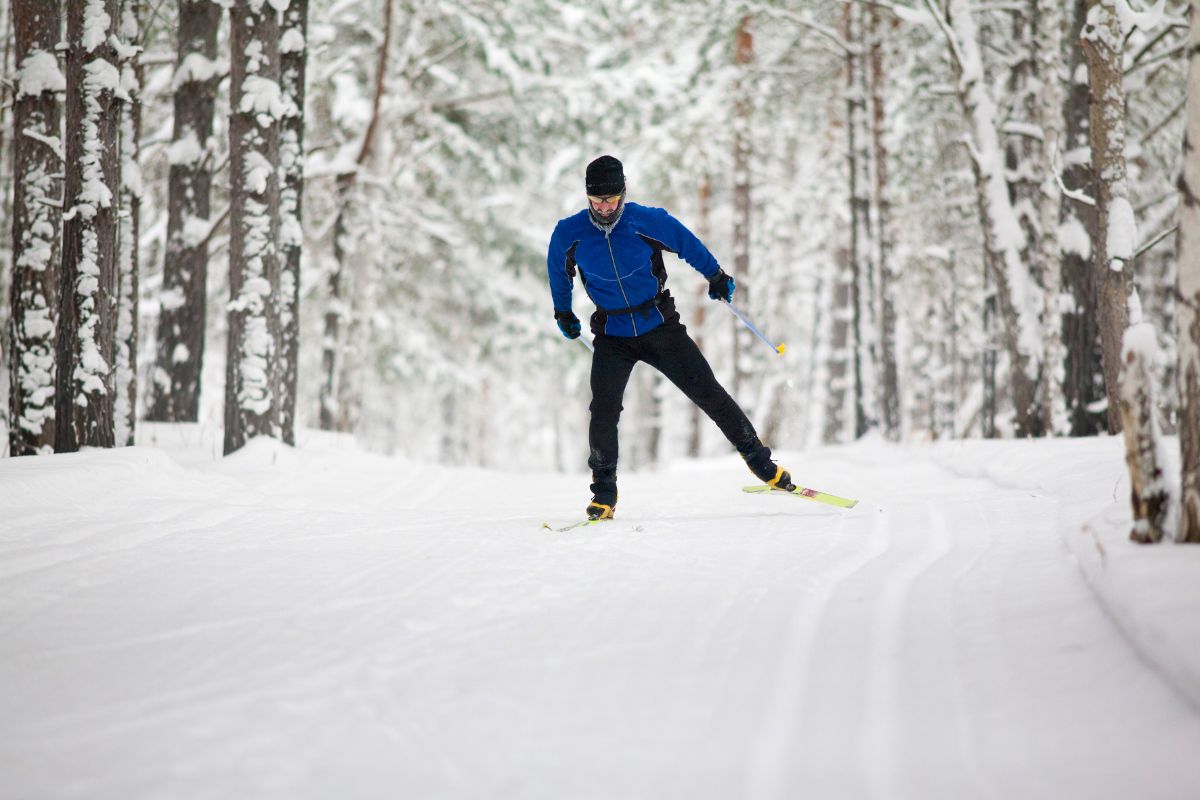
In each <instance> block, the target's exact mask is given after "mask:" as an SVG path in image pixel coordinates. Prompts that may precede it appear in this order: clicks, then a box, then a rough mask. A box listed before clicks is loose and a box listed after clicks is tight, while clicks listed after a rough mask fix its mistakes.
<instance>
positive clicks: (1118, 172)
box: [1080, 0, 1135, 432]
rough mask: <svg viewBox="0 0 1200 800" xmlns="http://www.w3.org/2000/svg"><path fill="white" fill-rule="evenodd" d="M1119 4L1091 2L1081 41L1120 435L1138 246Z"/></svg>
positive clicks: (1105, 341)
mask: <svg viewBox="0 0 1200 800" xmlns="http://www.w3.org/2000/svg"><path fill="white" fill-rule="evenodd" d="M1115 2H1116V0H1088V9H1089V11H1090V12H1091V13H1090V14H1089V16H1088V20H1089V23H1090V24H1088V25H1087V26H1085V28H1084V31H1083V36H1082V39H1081V42H1080V43H1081V46H1082V47H1083V51H1084V55H1085V56H1086V57H1087V61H1088V84H1089V87H1090V113H1089V125H1090V133H1091V145H1092V166H1093V168H1094V169H1095V172H1096V176H1097V181H1096V189H1097V192H1096V214H1097V227H1098V234H1099V235H1098V236H1097V237H1096V239H1095V241H1093V243H1092V250H1093V270H1094V272H1095V274H1096V277H1097V288H1098V294H1099V303H1098V306H1097V312H1098V316H1099V319H1100V346H1101V352H1102V356H1103V364H1104V388H1105V393H1106V395H1107V396H1108V429H1109V431H1112V432H1116V431H1119V430H1121V387H1120V376H1121V342H1122V337H1123V336H1124V335H1125V329H1126V328H1128V327H1129V295H1130V292H1131V291H1132V290H1133V278H1132V275H1131V274H1130V273H1131V269H1132V264H1131V263H1128V262H1129V261H1131V259H1132V257H1133V248H1134V245H1135V242H1134V238H1135V230H1134V217H1133V206H1132V205H1130V202H1129V188H1128V186H1127V183H1126V177H1125V175H1126V173H1125V88H1124V82H1123V79H1122V65H1121V57H1122V52H1123V49H1124V37H1123V33H1122V31H1121V24H1120V21H1119V19H1118V17H1117V10H1116V6H1115Z"/></svg>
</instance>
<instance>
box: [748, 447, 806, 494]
mask: <svg viewBox="0 0 1200 800" xmlns="http://www.w3.org/2000/svg"><path fill="white" fill-rule="evenodd" d="M763 449H764V450H766V456H765V457H760V458H757V459H750V458H747V459H746V466H747V467H749V468H750V471H751V472H753V473H754V477H756V478H758V479H759V480H760V481H762V482H763V483H765V484H766V485H767V486H770V487H771V488H772V489H780V490H782V491H785V492H790V491H792V490H793V489H795V488H796V484H794V483H792V475H791V473H789V472H788V471H787V470H786V469H784V468H783V467H781V466H779V465H778V464H776V463H775V462H774V461H772V460H771V451H770V450H767V449H766V448H763Z"/></svg>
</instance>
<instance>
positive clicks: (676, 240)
mask: <svg viewBox="0 0 1200 800" xmlns="http://www.w3.org/2000/svg"><path fill="white" fill-rule="evenodd" d="M651 220H652V223H653V226H652V230H651V231H650V235H651V236H653V237H654V238H655V239H657V240H658V241H660V242H662V243H663V244H665V245H666V246H667V247H669V248H670V249H671V251H672V252H674V253H675V254H677V255H678V256H679V257H680V258H682V259H683V260H684V261H686V262H687V263H688V264H691V265H692V267H693V268H694V269H695V270H696V271H697V272H699V273H700V274H701V275H703V276H704V277H705V279H706V280H712V279H713V278H714V277H716V275H717V273H718V272H720V271H721V265H720V264H718V263H717V259H716V258H715V257H714V256H713V254H712V253H711V252H710V251H709V249H708V248H707V247H705V246H704V243H703V242H701V241H700V239H699V238H697V236H696V234H694V233H692V232H691V231H690V230H688V229H687V226H686V225H684V224H683V223H682V222H680V221H679V220H677V219H675V218H674V217H672V216H671V215H670V214H668V213H667V212H666V211H664V210H663V209H661V208H656V209H652V211H651Z"/></svg>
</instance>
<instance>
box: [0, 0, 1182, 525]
mask: <svg viewBox="0 0 1200 800" xmlns="http://www.w3.org/2000/svg"><path fill="white" fill-rule="evenodd" d="M2 5H3V6H4V25H5V29H4V31H3V42H2V44H3V59H2V63H3V71H4V74H5V76H7V79H6V81H5V83H4V86H3V92H4V97H3V105H2V110H0V113H2V114H3V118H2V119H0V165H2V167H0V169H2V171H0V197H2V198H3V201H2V202H3V206H2V209H0V212H2V214H3V220H4V227H5V228H6V229H7V228H9V227H10V226H11V229H12V231H13V236H12V237H11V238H9V237H0V263H3V264H5V265H7V266H6V268H5V269H4V270H0V281H2V282H3V283H2V285H0V290H3V292H4V295H5V296H6V297H10V298H11V302H10V303H9V304H8V305H7V306H6V307H4V308H2V309H0V322H3V324H4V330H5V331H6V332H7V335H6V337H5V339H4V345H3V346H4V357H5V359H4V360H5V364H6V366H7V369H6V370H5V371H4V373H3V375H0V394H3V395H5V396H6V397H8V400H9V402H8V403H6V404H5V408H4V410H3V411H0V413H2V414H3V415H4V416H3V424H4V425H5V427H6V428H7V432H8V435H7V436H6V437H4V438H5V440H6V444H7V446H8V452H9V453H10V454H19V453H32V452H49V451H51V450H54V449H58V450H68V449H73V448H74V447H77V446H80V445H86V444H102V445H103V444H125V443H132V442H133V441H134V440H135V437H136V428H137V423H138V420H139V419H153V420H158V421H175V422H197V423H200V424H204V425H212V426H217V427H219V426H222V425H223V426H224V427H225V447H226V450H227V451H228V450H232V449H235V448H236V447H237V446H239V445H240V443H241V442H242V441H244V440H245V438H246V437H248V436H252V435H256V434H260V433H266V434H270V435H276V436H278V437H280V438H283V439H284V440H287V441H294V440H295V437H296V430H297V429H298V428H299V429H302V428H304V427H321V428H325V429H330V430H338V431H346V432H353V433H354V434H356V435H357V436H358V437H359V438H360V440H361V441H363V442H364V443H366V444H367V445H368V446H369V447H372V448H374V449H378V450H380V451H383V452H387V453H401V454H405V455H408V456H411V457H414V458H416V459H419V460H424V461H440V462H445V463H450V464H473V465H479V466H484V467H493V468H504V469H515V470H542V469H557V470H578V469H580V468H581V467H582V465H583V463H584V461H585V458H586V445H585V442H586V424H587V402H588V399H589V390H588V383H587V378H588V369H589V364H590V362H589V359H588V357H587V352H586V351H585V350H584V348H583V347H581V346H579V345H578V344H577V343H572V342H567V341H565V340H563V339H562V338H561V336H559V334H558V332H557V329H556V328H555V325H554V321H553V318H552V308H551V304H550V299H549V292H548V287H547V285H546V264H545V248H546V244H547V241H548V238H549V233H550V231H551V230H552V228H553V225H554V223H555V221H556V220H557V219H559V218H560V217H563V216H566V215H568V214H571V213H574V212H575V211H577V210H579V209H580V208H582V207H583V204H584V202H585V201H584V197H583V186H582V183H583V182H582V174H583V167H584V165H585V164H586V163H587V162H588V161H589V160H591V159H592V158H594V157H595V156H597V155H599V154H601V153H612V154H614V155H616V156H618V157H619V158H621V159H622V161H624V163H625V166H626V174H627V176H628V184H629V199H630V200H632V201H635V202H639V203H643V204H647V205H654V206H662V207H665V208H667V209H669V210H670V211H671V212H672V213H673V214H674V215H675V216H677V217H678V218H680V219H681V220H682V221H683V222H684V223H685V224H686V225H688V226H689V227H690V228H692V229H693V230H694V231H695V232H696V233H697V234H698V235H699V236H700V237H701V239H702V240H703V241H705V243H706V244H707V245H708V246H709V248H710V249H711V250H712V251H713V252H714V254H716V256H717V258H718V259H719V260H720V261H721V263H722V264H723V266H724V267H725V269H726V270H727V271H729V272H730V273H731V274H733V275H734V277H735V278H736V279H737V281H738V287H739V290H738V297H737V302H738V305H739V306H740V307H741V308H742V309H743V310H744V311H745V312H747V314H748V315H749V316H750V318H751V319H753V320H754V321H755V322H756V324H758V326H759V327H760V328H762V329H763V330H764V331H766V332H767V334H768V335H769V336H771V337H773V338H774V339H775V340H776V341H783V342H786V344H787V350H786V353H785V355H784V356H783V357H778V356H776V355H775V354H773V353H772V352H771V351H770V350H769V349H767V348H766V347H763V346H762V344H761V343H760V342H758V341H757V340H756V339H754V338H753V337H752V336H751V334H750V333H749V332H748V331H747V330H746V329H745V328H744V327H742V326H741V325H740V323H738V322H737V320H736V319H735V318H734V317H733V315H731V314H727V313H725V312H724V311H723V310H722V309H720V308H718V307H717V306H716V305H713V304H712V303H711V302H710V301H709V300H708V299H707V298H706V290H707V286H706V284H705V283H704V281H703V280H701V279H700V278H699V276H697V275H695V274H693V273H692V271H691V270H690V268H688V267H687V266H686V265H685V264H682V262H674V263H671V264H669V265H668V269H669V270H670V271H671V273H672V279H671V282H670V288H671V289H672V290H673V294H674V295H675V296H676V298H677V299H678V304H679V307H680V309H681V312H682V313H683V316H684V320H685V322H686V323H687V325H688V327H689V329H690V331H691V332H692V334H693V336H694V337H695V338H697V340H698V341H699V342H700V344H701V347H702V348H703V349H704V351H705V353H706V354H707V356H708V358H709V360H710V361H711V362H712V364H713V365H714V367H715V369H716V371H717V373H718V377H719V378H720V379H721V380H722V381H723V382H724V383H725V384H726V385H727V386H728V387H729V388H730V389H731V391H732V392H733V393H734V394H735V396H736V397H737V398H738V399H739V401H740V402H741V403H742V404H743V406H744V407H745V408H746V410H747V411H748V413H749V414H750V416H751V418H752V419H753V420H754V421H755V423H756V424H757V425H758V427H759V428H760V430H761V431H762V433H763V437H764V439H765V440H766V441H767V442H768V443H770V444H772V445H774V446H782V447H792V448H799V447H806V446H813V445H816V444H820V443H836V442H847V441H851V440H854V439H857V438H861V437H863V436H868V435H878V436H882V437H886V438H887V439H889V440H893V441H900V440H908V441H919V440H929V439H943V438H955V437H980V436H981V437H996V436H1042V435H1075V436H1079V435H1095V434H1101V433H1106V432H1113V433H1115V432H1117V431H1120V430H1121V429H1122V427H1126V421H1131V422H1132V423H1133V427H1136V428H1138V429H1139V430H1145V431H1146V432H1147V433H1146V436H1147V437H1150V438H1147V439H1143V440H1142V449H1148V450H1150V451H1153V450H1155V449H1156V447H1157V445H1156V444H1154V443H1153V441H1154V437H1156V436H1157V432H1158V431H1159V429H1160V428H1161V430H1163V431H1165V432H1166V433H1167V434H1173V433H1175V432H1176V431H1177V429H1178V428H1179V424H1180V422H1181V419H1182V420H1183V421H1184V422H1185V423H1186V422H1187V420H1189V419H1190V418H1191V417H1190V416H1189V415H1187V414H1186V413H1183V414H1182V415H1181V402H1182V403H1186V402H1187V399H1186V397H1187V393H1186V391H1185V392H1183V393H1181V391H1180V381H1179V380H1178V374H1179V365H1180V364H1181V363H1184V361H1186V359H1187V358H1189V357H1191V356H1189V355H1188V353H1189V352H1190V351H1188V350H1187V347H1188V345H1186V343H1185V347H1184V350H1183V351H1182V352H1181V350H1180V337H1179V334H1178V331H1180V330H1186V329H1187V326H1186V320H1181V319H1180V317H1179V315H1180V313H1181V309H1182V310H1183V311H1184V312H1186V311H1187V309H1188V308H1190V307H1191V306H1189V305H1188V302H1186V298H1184V299H1185V302H1183V303H1180V302H1179V300H1180V298H1181V293H1180V290H1179V288H1178V287H1179V286H1180V285H1181V284H1180V283H1179V270H1178V265H1179V264H1180V256H1179V253H1178V252H1177V250H1178V249H1179V248H1180V247H1181V241H1182V240H1181V239H1180V237H1179V230H1180V223H1179V214H1180V207H1181V196H1182V197H1186V196H1187V192H1186V191H1184V192H1183V193H1181V190H1180V188H1179V186H1178V185H1177V181H1178V179H1179V177H1180V174H1181V170H1182V168H1183V156H1184V147H1183V139H1184V127H1185V123H1186V120H1187V118H1188V109H1187V107H1186V106H1187V94H1188V91H1187V90H1188V69H1189V61H1188V58H1187V55H1188V52H1189V43H1188V41H1189V28H1188V6H1189V4H1188V2H1186V0H1157V2H1154V3H1140V2H1136V0H1071V1H1070V2H1061V0H1057V1H1056V0H1014V1H1013V2H1002V3H969V2H966V0H936V2H935V0H913V1H912V2H900V1H899V0H896V1H895V2H892V1H889V0H876V1H869V0H862V1H861V2H860V1H857V0H855V1H845V2H820V3H811V2H809V3H805V2H796V1H793V2H770V1H768V0H763V1H762V2H716V3H713V2H685V1H683V0H677V1H667V0H651V1H648V2H647V1H641V0H639V1H637V2H635V1H634V0H602V1H600V2H592V3H586V4H585V3H571V2H559V1H558V0H511V1H510V2H505V3H490V2H475V1H474V0H311V1H309V0H291V2H290V3H289V2H287V0H244V1H243V2H230V1H229V0H226V1H225V2H216V1H214V0H120V2H118V0H78V2H76V1H75V0H72V1H71V2H67V3H60V2H57V0H19V2H12V0H9V2H5V3H3V4H2ZM98 62H105V63H107V64H108V65H110V66H107V67H106V66H104V65H102V64H100V65H98ZM64 131H66V133H65V134H64ZM106 243H107V244H106ZM89 248H92V249H89ZM106 248H107V249H106ZM92 278H94V279H95V280H92ZM60 287H65V288H66V289H67V290H66V291H65V292H64V291H59V288H60ZM89 292H92V293H93V295H89ZM96 293H98V294H96ZM64 298H66V299H65V300H64ZM576 311H577V312H578V313H579V314H580V316H581V317H583V316H585V315H586V314H587V313H588V312H589V311H590V308H589V307H588V305H587V301H586V297H585V296H584V293H583V292H581V291H577V292H576ZM1131 326H1132V327H1134V328H1138V329H1139V330H1140V334H1139V335H1138V336H1135V337H1126V332H1127V330H1128V329H1129V328H1130V327H1131ZM64 331H68V332H69V335H64ZM106 336H107V337H108V338H107V339H106V338H105V337H106ZM89 337H94V338H89ZM1127 339H1128V341H1126V340H1127ZM1123 341H1124V342H1125V344H1126V346H1127V350H1128V351H1130V352H1132V353H1133V354H1134V355H1133V357H1134V358H1135V360H1138V366H1137V369H1138V370H1141V374H1144V376H1145V377H1144V380H1143V379H1138V378H1130V379H1129V380H1128V381H1125V382H1124V385H1125V387H1126V389H1128V390H1129V391H1130V392H1131V393H1130V394H1129V395H1128V396H1127V397H1126V398H1125V399H1122V395H1121V394H1120V391H1121V388H1122V382H1121V381H1120V380H1118V375H1119V372H1120V369H1121V348H1122V343H1123ZM1130 343H1132V345H1133V346H1132V348H1131V349H1130ZM64 365H68V366H66V367H64ZM1185 388H1186V387H1185ZM1181 397H1183V398H1184V399H1183V400H1182V401H1181ZM81 398H90V399H84V400H82V401H81ZM105 398H107V399H105ZM56 407H57V411H56ZM105 407H107V408H108V409H109V410H108V411H107V417H106V416H105V413H100V414H99V415H98V416H97V415H96V410H97V409H102V408H105ZM625 407H626V414H625V422H624V424H623V426H622V452H623V465H625V467H626V468H647V467H651V466H653V465H655V464H657V463H660V462H663V461H666V460H671V459H676V458H682V457H696V456H701V455H706V454H715V453H723V452H725V451H726V449H727V448H726V446H725V443H724V441H723V440H722V439H721V437H720V436H719V433H718V432H717V431H716V430H715V428H713V427H712V426H711V425H709V424H708V422H707V420H705V419H703V418H702V417H701V416H700V415H699V412H698V411H697V410H696V409H694V408H692V407H691V406H690V405H689V404H688V403H687V401H686V400H685V399H684V398H683V397H682V396H681V395H679V394H678V393H677V392H675V391H674V390H673V388H672V387H670V386H669V384H667V383H666V382H665V381H664V380H663V379H662V378H661V376H659V375H658V374H656V373H654V372H653V371H651V370H645V371H637V372H635V375H634V380H633V382H632V383H631V387H630V391H629V393H628V394H627V397H626V402H625ZM1139 407H1140V408H1141V411H1142V413H1141V414H1140V416H1139V415H1138V409H1139ZM81 409H82V410H81ZM1123 409H1124V410H1123ZM1123 413H1124V414H1126V415H1127V416H1126V417H1125V418H1124V419H1123V417H1122V414H1123ZM89 414H90V415H91V416H90V417H88V415H89ZM1129 414H1133V416H1128V415H1129ZM85 417H87V418H86V419H85ZM67 431H69V433H66V432H67ZM96 437H99V438H96ZM106 437H107V438H106ZM1191 438H1192V439H1194V438H1196V437H1195V436H1192V437H1191ZM1147 441H1150V442H1151V444H1149V445H1147V444H1146V442H1147ZM1188 441H1191V439H1189V438H1188V437H1187V436H1185V446H1184V449H1185V454H1184V460H1185V473H1186V470H1187V466H1186V464H1187V463H1190V462H1188V455H1187V444H1186V442H1188ZM1138 451H1139V444H1138V441H1137V440H1132V439H1131V440H1130V452H1131V453H1134V454H1136V453H1137V452H1138ZM1151 455H1153V453H1151ZM1194 460H1195V457H1193V461H1194ZM1139 469H1140V470H1142V471H1143V473H1144V474H1145V475H1146V476H1148V477H1147V479H1146V480H1142V481H1138V480H1135V492H1138V491H1143V492H1145V491H1148V492H1149V493H1150V494H1153V493H1154V492H1156V491H1159V490H1160V488H1161V487H1160V486H1159V484H1162V486H1163V487H1167V488H1169V485H1170V484H1171V479H1169V478H1163V476H1162V474H1161V465H1160V464H1154V463H1152V464H1150V465H1146V464H1143V465H1142V466H1141V467H1136V466H1135V474H1136V471H1137V470H1139ZM1197 481H1198V482H1200V479H1197ZM1184 482H1185V484H1186V483H1187V481H1186V480H1185V481H1184ZM1197 502H1198V503H1200V500H1197ZM1160 505H1161V506H1162V508H1161V509H1159V510H1155V509H1154V508H1149V509H1143V513H1141V514H1139V519H1140V518H1143V517H1146V516H1147V515H1149V516H1151V517H1153V515H1154V514H1159V515H1160V516H1159V518H1158V520H1157V522H1153V521H1152V522H1151V523H1150V527H1151V528H1155V527H1161V526H1162V525H1163V524H1168V527H1170V524H1169V521H1166V520H1165V518H1163V517H1162V516H1161V515H1162V514H1166V513H1168V511H1169V508H1168V504H1166V503H1160ZM1197 513H1200V511H1198V512H1197ZM1197 524H1198V525H1200V522H1198V523H1197ZM1198 535H1200V533H1198Z"/></svg>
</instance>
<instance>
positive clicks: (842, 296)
mask: <svg viewBox="0 0 1200 800" xmlns="http://www.w3.org/2000/svg"><path fill="white" fill-rule="evenodd" d="M831 269H832V270H833V276H832V280H831V281H830V283H831V284H832V293H833V303H832V311H831V313H830V320H829V325H830V337H829V354H828V359H829V366H828V369H827V372H828V378H829V392H828V394H826V395H825V426H824V431H823V435H822V439H823V440H824V441H825V442H826V443H828V444H834V443H840V442H844V441H846V439H847V435H846V434H847V433H849V432H851V430H852V429H851V428H850V424H851V423H852V421H853V417H854V393H853V391H851V389H852V387H851V386H850V381H851V372H850V359H851V354H850V348H851V347H852V346H853V345H852V342H851V331H850V323H851V322H853V320H854V310H853V308H852V306H851V301H852V300H853V292H852V290H851V284H852V278H851V271H850V252H849V251H848V250H847V249H846V248H844V247H839V248H838V249H837V250H836V251H835V252H834V256H833V261H832V264H831Z"/></svg>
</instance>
